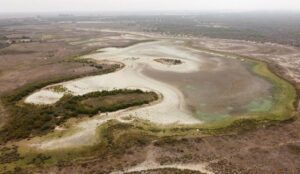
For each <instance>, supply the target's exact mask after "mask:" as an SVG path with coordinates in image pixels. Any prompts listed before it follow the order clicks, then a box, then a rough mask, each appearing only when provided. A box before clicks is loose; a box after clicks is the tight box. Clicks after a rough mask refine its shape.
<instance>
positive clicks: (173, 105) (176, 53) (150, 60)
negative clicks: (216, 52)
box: [25, 42, 202, 149]
mask: <svg viewBox="0 0 300 174" xmlns="http://www.w3.org/2000/svg"><path fill="white" fill-rule="evenodd" d="M99 51H100V52H99V53H97V54H94V55H88V56H87V58H93V59H96V60H99V61H103V60H109V61H119V62H122V63H124V64H125V68H123V69H122V70H120V71H117V72H115V73H110V74H105V75H101V76H93V77H86V78H82V79H78V80H73V81H69V82H65V83H61V84H60V85H63V86H64V87H65V88H66V89H67V90H68V91H70V92H72V93H73V94H74V95H83V94H85V93H89V92H92V91H99V90H113V89H124V88H127V89H142V90H145V91H155V92H157V93H160V94H161V95H162V96H163V99H162V100H161V102H160V103H158V104H155V105H151V106H147V107H142V108H138V109H134V110H126V111H121V112H114V113H109V114H107V115H106V114H102V115H99V116H98V117H95V118H94V119H92V120H89V121H86V122H82V123H80V124H79V125H78V126H77V127H78V128H79V129H81V130H82V131H80V132H79V133H76V134H74V135H72V136H69V137H63V138H60V139H55V140H50V141H47V142H42V143H36V144H34V146H36V147H40V148H43V149H48V148H51V149H53V148H62V147H72V146H80V145H87V144H91V143H93V142H94V141H93V138H94V137H95V129H96V127H97V126H99V125H100V124H102V123H105V122H106V121H108V120H111V119H115V118H117V117H119V118H120V117H125V116H134V117H138V118H141V119H145V120H150V121H151V122H154V123H157V124H174V123H177V124H199V123H202V122H201V121H200V120H198V119H196V118H194V117H193V116H192V114H191V113H190V112H189V111H188V110H187V109H186V108H185V103H184V98H183V95H182V93H181V92H180V91H179V90H177V89H176V88H175V87H173V86H170V85H168V84H166V83H163V82H160V81H157V80H154V79H151V78H149V77H147V76H145V75H143V74H142V73H141V71H142V69H143V68H145V67H147V66H150V67H152V68H154V69H157V70H161V71H171V72H180V73H186V72H194V71H198V70H199V68H201V67H199V63H200V62H201V59H199V58H198V57H197V56H195V55H193V54H192V53H190V52H189V51H186V50H184V49H183V48H181V47H178V46H176V45H175V46H173V45H172V44H171V45H170V43H168V42H163V43H161V44H158V43H157V42H151V43H143V44H138V45H135V46H131V47H126V48H119V49H117V48H106V49H102V50H99ZM157 56H159V57H161V56H168V57H176V59H184V63H183V64H180V65H177V66H167V65H163V64H160V63H158V62H156V61H154V58H156V57H157ZM43 94H51V92H49V89H48V88H47V87H46V88H45V89H42V90H41V91H39V92H37V93H34V94H32V95H30V96H29V97H27V98H26V100H25V101H26V102H29V103H34V104H51V102H52V103H54V102H55V101H57V100H59V99H60V98H61V94H59V95H58V94H57V95H52V96H49V95H43ZM55 97H57V98H56V99H55Z"/></svg>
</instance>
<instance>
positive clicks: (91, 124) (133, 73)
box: [33, 43, 286, 149]
mask: <svg viewBox="0 0 300 174" xmlns="http://www.w3.org/2000/svg"><path fill="white" fill-rule="evenodd" d="M148 44H149V43H148ZM124 49H126V48H124ZM104 50H106V51H107V50H108V51H111V50H110V48H106V49H104ZM113 51H114V50H113ZM197 51H199V50H197ZM200 51H201V50H200ZM205 52H206V51H205ZM206 53H207V52H206ZM99 54H102V53H99ZM209 54H220V55H219V56H222V57H226V58H228V55H224V54H221V53H216V52H209ZM104 55H105V52H104ZM92 56H94V57H93V59H95V60H106V59H107V58H104V59H103V58H100V59H99V58H97V56H98V54H95V55H92ZM229 56H230V55H229ZM89 57H91V55H89ZM230 57H234V58H236V56H232V55H231V56H230ZM110 58H112V60H113V61H117V60H119V59H121V58H120V57H115V56H114V55H113V57H110ZM243 58H246V57H243ZM143 60H144V59H143ZM123 61H124V62H123V63H124V64H125V67H124V68H123V69H121V70H120V71H118V72H115V73H112V74H105V75H101V77H100V76H99V78H98V77H86V78H84V79H83V82H84V83H78V81H79V80H77V79H76V80H74V81H75V84H72V81H71V82H66V85H65V86H64V87H66V88H67V89H68V90H70V91H72V92H75V94H76V95H82V94H84V93H87V92H90V91H88V90H84V89H82V87H84V84H93V82H98V83H100V82H102V84H106V85H107V83H108V84H109V83H112V84H113V85H111V86H110V87H109V89H114V88H118V87H120V88H128V85H129V84H130V83H128V82H126V81H124V79H123V81H122V79H119V78H117V77H115V76H120V77H126V76H130V80H131V82H133V81H136V80H137V79H138V80H140V81H141V84H142V85H141V84H136V83H133V84H135V85H132V84H131V85H129V87H131V88H136V87H137V88H139V89H141V88H142V89H144V90H152V91H156V92H161V91H164V92H161V93H162V95H163V96H164V97H167V98H164V100H165V101H166V100H169V102H171V101H173V100H170V99H169V98H168V96H173V99H174V96H177V97H175V98H176V102H177V104H176V103H175V105H173V106H176V108H177V109H178V110H176V112H173V113H171V112H168V111H167V112H166V111H164V112H165V113H168V114H169V115H172V117H166V118H163V117H159V120H153V116H154V117H155V118H156V119H157V115H159V114H157V111H158V110H160V109H158V108H161V109H166V108H167V109H170V107H166V106H164V105H163V104H164V102H165V101H162V102H161V103H163V104H161V103H160V104H161V105H162V106H163V107H159V106H160V105H159V104H157V105H153V106H149V107H146V108H139V109H136V110H134V112H132V111H130V112H126V111H118V112H115V113H110V114H109V116H108V117H105V116H103V115H99V116H97V118H96V117H95V118H93V119H92V120H89V121H85V122H82V123H80V124H79V125H77V126H76V127H78V128H80V129H82V130H83V131H81V132H80V133H77V134H74V135H72V136H69V137H64V138H61V139H56V140H50V141H46V142H41V143H37V144H33V146H35V147H39V148H41V149H55V148H59V147H73V146H74V144H76V146H80V145H90V144H91V143H95V141H93V140H94V136H95V130H96V128H97V127H98V126H99V125H100V124H103V123H105V122H107V121H109V120H111V119H117V118H121V117H125V116H128V115H131V114H132V113H133V114H134V115H135V116H137V117H138V118H141V119H146V120H147V119H149V118H151V117H149V115H150V114H152V118H151V119H152V120H151V119H149V120H150V121H152V122H154V123H158V124H162V123H163V124H172V123H176V122H177V123H178V124H189V127H194V126H192V125H193V124H197V126H195V127H197V128H200V129H202V128H203V129H211V128H214V129H215V128H224V127H227V126H229V125H231V124H232V123H233V122H234V121H236V120H241V119H254V120H255V119H270V120H272V118H273V116H274V115H268V116H263V117H261V115H258V116H255V117H253V116H251V117H249V116H246V115H244V116H242V117H238V118H229V119H227V120H223V122H222V123H213V124H208V125H206V124H204V125H199V124H200V123H201V121H199V120H196V119H191V118H190V120H186V119H189V114H187V111H186V110H184V105H183V103H182V101H183V100H182V99H183V96H182V93H181V92H180V91H178V90H177V89H175V88H174V87H171V86H170V85H167V84H165V83H162V82H158V81H156V80H154V79H151V78H149V77H147V76H145V75H143V74H142V73H141V70H142V67H143V66H146V65H147V64H146V63H147V62H143V61H142V62H140V63H132V61H135V60H134V57H133V60H123ZM125 62H126V63H125ZM257 62H259V61H257ZM143 63H144V64H143ZM148 63H149V62H148ZM150 65H151V63H150ZM148 66H149V65H148ZM183 67H184V66H183ZM156 68H158V69H160V68H161V67H159V66H158V67H156ZM171 70H172V69H171ZM194 70H195V69H194ZM178 71H179V72H184V68H183V69H179V70H178ZM188 71H193V69H188ZM118 73H119V74H118ZM258 74H259V73H258ZM133 77H134V78H135V79H134V78H133ZM267 77H268V76H267ZM268 78H271V77H268ZM278 78H279V77H278ZM103 79H106V80H104V81H101V80H103ZM113 79H118V81H116V82H110V81H113ZM141 79H142V80H141ZM281 80H282V79H281V78H279V81H280V82H281ZM74 81H73V82H74ZM76 81H77V83H76ZM149 81H150V82H149ZM124 83H125V84H124ZM143 83H145V84H148V85H144V84H143ZM282 83H283V82H282ZM149 84H151V85H152V88H148V87H147V86H149ZM154 84H156V85H154ZM151 85H150V86H151ZM108 86H109V85H108ZM153 86H156V88H155V87H154V88H153ZM97 87H98V86H97V85H95V88H94V89H97ZM162 87H163V88H162ZM92 89H93V88H92ZM103 89H104V88H103V87H102V90H103ZM90 90H91V89H90ZM98 90H99V88H98ZM105 90H108V88H106V89H105ZM166 91H169V93H168V92H167V93H166ZM171 91H172V92H171ZM174 92H175V93H174ZM171 99H172V97H171ZM165 103H166V102H165ZM171 108H172V107H171ZM151 109H152V111H151ZM173 109H174V108H173ZM150 111H151V112H150ZM178 111H179V112H178ZM182 111H183V112H182ZM174 118H175V120H174ZM179 118H181V119H182V120H184V121H182V120H180V119H179ZM285 118H286V117H285V116H284V118H283V119H285ZM273 119H275V118H273ZM178 120H180V122H179V121H178ZM185 121H186V122H185ZM82 137H84V138H82ZM58 145H59V146H58Z"/></svg>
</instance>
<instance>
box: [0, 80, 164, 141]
mask: <svg viewBox="0 0 300 174" xmlns="http://www.w3.org/2000/svg"><path fill="white" fill-rule="evenodd" d="M37 86H38V85H37ZM37 86H32V87H31V88H30V89H25V90H24V91H25V92H24V91H23V92H20V93H16V94H15V96H11V97H8V98H7V99H8V100H6V103H9V105H7V107H8V109H9V111H10V113H11V115H12V117H11V120H10V121H9V123H8V124H7V125H5V126H4V128H3V129H2V130H1V131H0V136H1V137H0V140H1V141H8V140H11V139H21V138H27V137H30V136H34V135H42V134H45V133H47V132H49V131H51V130H53V129H54V128H55V127H56V126H57V125H59V124H61V123H62V122H64V121H65V120H67V119H68V118H71V117H80V116H86V115H87V116H93V115H96V114H97V113H99V112H112V111H116V110H119V109H125V108H128V107H131V106H137V105H142V104H147V103H149V102H151V101H154V100H156V99H157V98H158V96H157V95H156V94H155V93H154V92H143V91H141V90H113V91H101V92H93V93H89V94H86V95H83V96H72V95H65V96H64V97H63V98H62V99H61V100H60V101H59V102H58V103H56V104H55V105H52V106H35V105H30V104H22V105H20V104H17V102H16V101H18V100H20V99H21V98H22V97H23V96H24V95H25V94H26V93H29V91H30V92H31V91H32V89H37ZM137 94H139V95H142V98H141V97H139V98H137V99H132V97H131V98H130V96H131V95H137ZM113 96H116V97H118V98H120V97H123V100H122V102H120V100H116V102H109V103H104V104H100V105H99V106H97V105H96V106H94V107H92V106H89V105H86V104H84V103H83V102H82V101H84V100H86V99H95V100H99V101H102V99H104V98H105V97H113ZM127 97H129V98H128V99H127ZM12 103H14V104H12Z"/></svg>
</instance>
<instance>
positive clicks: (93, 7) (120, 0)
mask: <svg viewBox="0 0 300 174" xmlns="http://www.w3.org/2000/svg"><path fill="white" fill-rule="evenodd" d="M169 10H180V11H181V10H193V11H195V10H199V11H222V10H226V11H228V10H234V11H245V10H246V11H249V10H250V11H252V10H285V11H287V10H288V11H300V0H0V12H63V11H65V12H67V11H70V12H71V11H87V12H88V11H90V12H92V11H93V12H103V11H169Z"/></svg>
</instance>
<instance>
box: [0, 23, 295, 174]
mask: <svg viewBox="0 0 300 174" xmlns="http://www.w3.org/2000/svg"><path fill="white" fill-rule="evenodd" d="M33 23H34V22H33ZM57 25H58V24H55V22H54V23H52V24H51V25H49V24H43V25H40V24H32V25H27V26H24V25H18V26H11V27H4V28H3V27H2V28H1V30H3V31H4V34H6V35H7V36H10V35H14V37H18V36H16V34H15V33H18V34H17V35H19V36H22V35H28V36H30V37H31V38H32V39H33V41H32V42H30V43H16V44H11V45H10V46H6V47H5V48H3V49H0V61H1V63H0V66H1V72H0V83H1V87H0V89H1V91H0V92H1V96H3V97H5V98H3V99H4V100H3V101H2V102H3V103H2V104H1V105H0V111H1V116H2V117H1V118H2V120H6V121H3V122H2V123H3V126H4V127H5V125H6V123H7V122H9V121H10V119H11V118H13V116H12V115H10V113H11V110H10V108H15V107H14V106H10V107H7V101H8V100H7V99H6V97H7V96H16V95H12V94H19V92H20V91H21V92H23V94H24V95H20V96H21V97H19V98H18V100H16V101H15V103H14V104H15V105H16V106H18V107H21V108H22V107H24V108H27V107H31V108H32V109H33V108H34V110H35V111H34V112H32V111H30V112H28V116H29V117H30V118H31V117H32V116H33V115H34V114H37V113H39V114H42V115H43V116H46V117H47V118H48V117H49V116H50V117H52V115H56V114H55V113H52V110H51V109H53V107H54V106H56V105H59V104H60V103H59V102H62V101H64V100H65V99H64V97H66V96H68V95H71V96H72V97H75V98H76V97H78V98H80V97H82V98H83V99H82V100H81V99H80V101H79V102H78V103H77V106H82V108H81V109H79V110H77V111H81V112H82V113H81V115H80V117H72V118H71V117H70V118H69V119H65V120H64V121H61V122H55V123H57V125H56V124H54V125H55V126H56V127H51V128H49V127H48V128H47V129H46V131H45V130H43V129H42V128H38V127H31V128H30V129H34V130H43V131H40V132H38V134H37V132H36V131H33V132H32V133H31V134H29V135H28V136H27V137H26V139H24V138H12V139H10V141H9V142H8V143H6V142H2V145H1V149H0V169H1V171H3V173H4V172H5V171H13V172H14V173H21V172H26V171H27V172H29V173H31V172H33V171H35V172H38V173H96V172H100V173H111V172H114V173H124V172H131V173H176V172H178V173H208V174H211V173H215V174H219V173H220V174H223V173H242V174H244V173H258V174H259V173H299V172H300V168H299V166H300V164H299V161H300V159H299V156H300V155H299V150H300V134H299V132H300V124H299V123H300V122H299V119H298V116H299V108H296V111H292V110H291V109H292V108H291V107H294V106H297V102H294V104H295V105H293V106H291V105H292V104H291V102H293V101H294V97H295V96H294V95H293V90H292V89H293V88H292V87H291V86H290V85H289V83H287V82H286V81H284V80H282V79H281V78H278V76H280V77H282V78H284V79H286V80H288V81H289V82H290V83H292V84H293V86H294V87H295V88H296V90H298V91H299V88H300V71H299V67H300V62H299V61H298V59H297V57H299V56H300V49H299V48H297V47H292V46H286V45H279V44H273V43H255V42H248V41H241V40H240V41H237V40H228V39H211V38H206V37H190V36H189V38H187V37H186V36H176V37H174V35H170V36H168V35H166V34H165V33H159V32H157V31H156V32H154V33H152V32H138V30H137V28H132V27H128V30H132V31H120V30H116V29H118V26H119V25H120V24H118V23H112V24H110V23H104V24H103V25H102V26H101V27H100V26H99V25H100V24H97V23H81V22H74V23H65V24H61V25H59V26H60V28H59V29H57ZM30 30H32V31H35V32H30ZM58 30H59V31H61V32H58ZM13 33H14V34H13ZM32 33H35V34H32ZM154 40H155V41H154ZM142 42H143V43H142ZM165 57H166V58H171V59H176V60H180V61H181V62H182V63H181V64H164V63H160V62H157V61H155V59H157V58H165ZM91 60H93V61H92V62H90V61H91ZM255 60H261V61H263V62H266V63H267V65H268V67H269V68H270V69H271V71H272V72H273V73H275V74H277V75H278V76H275V75H274V74H272V73H271V72H269V71H265V70H266V69H264V68H263V67H264V66H263V65H264V64H260V63H257V64H256V63H255V62H256V61H255ZM115 65H118V66H117V68H116V67H114V66H115ZM257 65H258V66H257ZM111 68H113V70H111ZM109 69H110V70H109ZM100 70H101V73H100V74H101V75H100V74H98V73H99V72H100ZM103 70H105V71H103ZM106 71H107V72H109V73H108V74H103V73H105V72H106ZM270 73H271V74H272V75H270ZM264 74H268V75H265V76H264ZM45 79H46V82H45ZM274 79H275V80H274ZM41 82H43V83H41ZM32 84H41V85H36V86H35V88H32V87H30V88H28V86H30V85H32ZM29 89H30V90H29ZM116 89H132V90H136V89H141V92H148V93H145V94H149V96H147V97H146V98H145V96H144V95H142V93H141V94H130V95H129V94H120V95H118V96H113V97H112V96H105V97H103V96H102V98H97V97H96V98H95V97H91V96H93V95H94V94H93V93H91V92H95V91H100V92H101V91H103V90H108V91H113V90H116ZM280 89H284V90H280ZM274 91H275V92H274ZM21 94H22V93H21ZM25 94H26V95H25ZM92 94H93V95H92ZM154 94H157V95H158V100H157V101H154V98H156V97H154V98H153V96H155V95H154ZM101 95H102V94H101ZM286 96H288V97H286ZM124 97H125V98H126V101H125V98H124ZM282 97H283V98H282ZM19 99H20V100H19ZM128 99H130V100H128ZM282 99H284V100H282ZM10 101H14V100H10ZM278 101H280V102H278ZM282 101H287V102H283V103H281V102H282ZM124 102H125V103H126V102H129V103H130V102H131V104H132V103H136V102H137V103H140V102H142V103H143V102H146V104H145V105H142V106H134V105H133V106H134V107H131V108H127V109H124V110H118V111H115V112H105V113H99V114H88V113H87V111H90V110H93V113H94V111H95V112H96V111H101V108H102V109H103V108H106V107H107V106H108V105H109V106H112V105H113V106H116V104H117V103H118V104H120V103H124ZM150 102H151V103H150ZM198 103H200V105H199V104H198ZM35 104H37V105H35ZM104 106H105V107H104ZM274 107H275V108H274ZM50 108H51V109H50ZM77 108H80V107H77ZM125 108H126V107H125ZM278 108H280V109H278ZM282 108H283V109H282ZM285 109H287V110H288V112H285V111H286V110H285ZM20 111H22V112H23V111H24V110H20ZM59 111H62V110H61V109H59ZM71 111H76V109H72V110H71ZM103 111H108V110H103ZM63 112H65V111H63ZM58 113H61V112H58ZM249 113H250V115H251V116H252V118H255V120H253V119H252V120H251V119H250V120H247V121H246V122H231V121H230V122H229V123H230V124H229V125H231V123H232V126H229V127H227V126H225V127H223V128H222V129H216V130H215V129H203V127H202V126H203V125H205V123H209V122H214V121H215V120H218V121H220V120H221V121H222V120H227V117H230V118H236V119H237V120H238V119H239V118H241V115H245V114H249ZM258 113H262V115H260V114H258ZM268 113H272V114H273V115H270V116H266V115H268ZM278 113H279V115H277V114H278ZM282 113H288V114H287V115H285V114H283V115H281V114H282ZM68 114H72V112H68ZM294 114H295V117H292V116H293V115H294ZM63 116H65V114H63ZM63 116H62V115H59V114H58V115H56V116H55V118H58V119H60V118H64V117H63ZM256 116H258V117H256ZM277 116H278V117H277ZM22 118H23V117H22ZM24 118H25V117H24ZM34 118H37V120H36V122H33V123H38V121H45V122H42V124H41V125H48V124H50V123H52V121H49V120H48V121H47V120H42V119H41V117H34ZM247 118H248V117H247ZM250 118H251V117H250ZM258 118H262V121H258V120H260V119H258ZM265 118H266V120H272V119H275V118H276V119H278V120H285V121H280V122H278V121H275V122H273V121H265ZM39 119H41V120H39ZM45 119H46V118H45ZM276 119H275V120H276ZM144 120H148V121H144ZM26 121H27V120H26ZM256 121H258V122H259V123H258V124H257V122H256ZM22 123H23V121H21V122H20V124H22ZM44 123H47V124H44ZM226 124H227V123H226ZM33 125H34V124H33ZM37 125H38V124H37ZM187 125H192V126H191V127H189V126H187ZM195 125H196V126H195ZM218 125H219V124H218ZM12 130H13V129H12ZM35 135H40V136H35Z"/></svg>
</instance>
